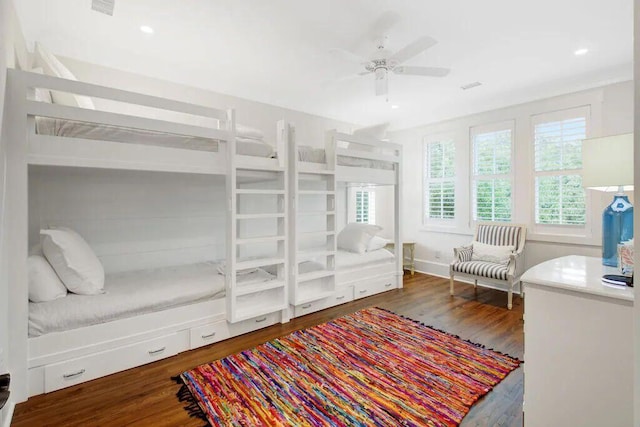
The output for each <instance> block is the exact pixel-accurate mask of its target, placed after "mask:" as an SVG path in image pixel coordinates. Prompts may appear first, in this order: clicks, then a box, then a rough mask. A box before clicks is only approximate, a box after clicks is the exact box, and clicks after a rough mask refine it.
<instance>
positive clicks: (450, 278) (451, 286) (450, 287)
mask: <svg viewBox="0 0 640 427" xmlns="http://www.w3.org/2000/svg"><path fill="white" fill-rule="evenodd" d="M449 295H451V296H453V274H452V275H451V276H449Z"/></svg>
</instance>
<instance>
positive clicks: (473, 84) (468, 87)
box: [460, 82, 482, 90]
mask: <svg viewBox="0 0 640 427" xmlns="http://www.w3.org/2000/svg"><path fill="white" fill-rule="evenodd" d="M481 84H482V83H480V82H473V83H467V84H466V85H462V86H460V89H462V90H469V89H473V88H474V87H478V86H480V85H481Z"/></svg>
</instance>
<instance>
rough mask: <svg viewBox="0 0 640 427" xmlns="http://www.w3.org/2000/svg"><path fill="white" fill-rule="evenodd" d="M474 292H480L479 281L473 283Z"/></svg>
mask: <svg viewBox="0 0 640 427" xmlns="http://www.w3.org/2000/svg"><path fill="white" fill-rule="evenodd" d="M473 291H474V292H476V293H477V292H478V279H475V280H474V281H473Z"/></svg>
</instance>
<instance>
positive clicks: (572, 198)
mask: <svg viewBox="0 0 640 427" xmlns="http://www.w3.org/2000/svg"><path fill="white" fill-rule="evenodd" d="M588 117H589V108H588V107H581V108H575V109H571V110H565V111H559V112H554V113H547V114H540V115H537V116H534V117H533V145H534V176H535V179H534V185H535V222H536V224H542V225H568V226H575V225H584V224H585V223H586V201H585V190H584V188H582V140H583V139H585V138H586V136H587V120H588Z"/></svg>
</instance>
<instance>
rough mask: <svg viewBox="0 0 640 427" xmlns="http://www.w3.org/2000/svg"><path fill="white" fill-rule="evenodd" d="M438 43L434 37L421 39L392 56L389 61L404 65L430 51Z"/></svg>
mask: <svg viewBox="0 0 640 427" xmlns="http://www.w3.org/2000/svg"><path fill="white" fill-rule="evenodd" d="M436 43H438V42H437V40H436V39H434V38H432V37H429V36H424V37H420V38H419V39H418V40H416V41H414V42H413V43H409V44H408V45H406V46H405V47H403V48H402V49H400V50H399V51H397V52H396V53H395V54H393V55H391V58H389V61H393V62H395V63H396V64H402V63H403V62H405V61H408V60H409V59H411V58H413V57H414V56H416V55H418V54H420V53H422V52H424V51H425V50H427V49H429V48H430V47H431V46H433V45H435V44H436Z"/></svg>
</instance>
